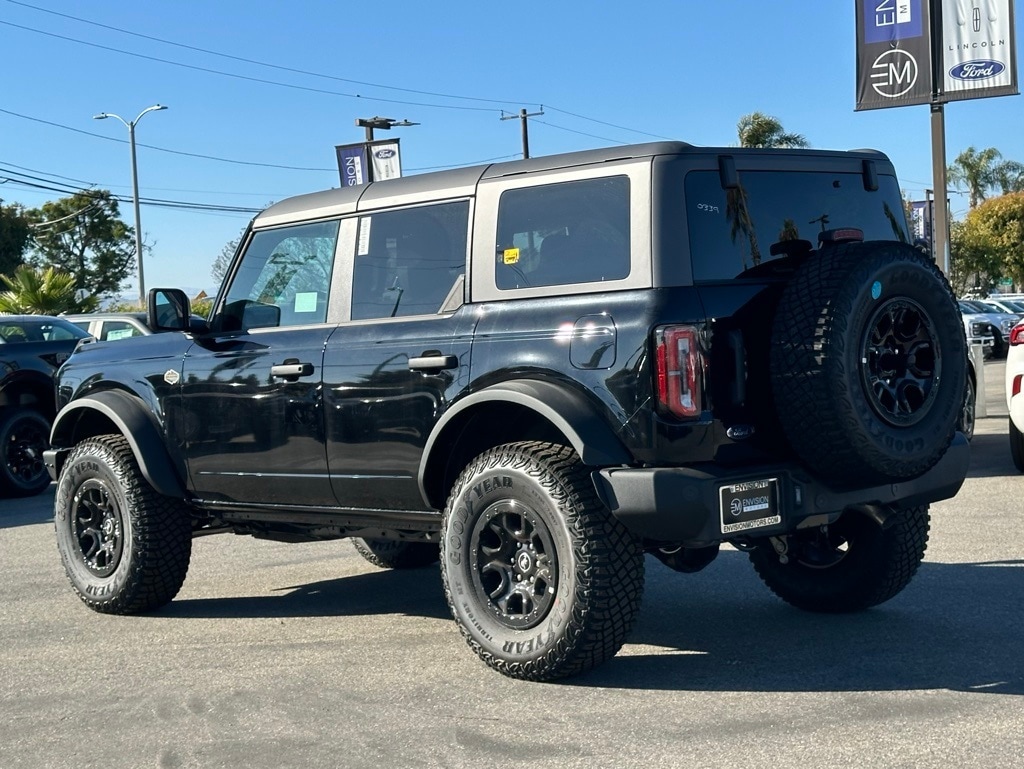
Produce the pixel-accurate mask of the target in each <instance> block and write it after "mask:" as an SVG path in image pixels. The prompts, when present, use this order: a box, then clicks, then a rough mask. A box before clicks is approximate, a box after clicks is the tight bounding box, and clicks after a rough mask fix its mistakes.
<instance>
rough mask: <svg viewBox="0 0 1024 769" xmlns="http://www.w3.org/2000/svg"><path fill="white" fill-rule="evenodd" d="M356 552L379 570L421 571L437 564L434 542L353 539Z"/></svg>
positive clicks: (436, 548) (436, 547)
mask: <svg viewBox="0 0 1024 769" xmlns="http://www.w3.org/2000/svg"><path fill="white" fill-rule="evenodd" d="M352 545H353V547H355V549H356V552H357V553H359V555H361V556H362V557H363V558H365V559H366V560H367V561H369V562H370V563H372V564H373V565H374V566H376V567H377V568H379V569H420V568H422V567H424V566H430V565H431V564H433V563H437V559H438V546H437V544H436V543H434V542H405V541H402V540H394V539H370V538H363V537H353V538H352Z"/></svg>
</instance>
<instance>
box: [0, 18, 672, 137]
mask: <svg viewBox="0 0 1024 769" xmlns="http://www.w3.org/2000/svg"><path fill="white" fill-rule="evenodd" d="M7 2H8V3H11V4H13V5H19V6H22V7H24V8H30V9H32V10H35V11H39V12H42V13H49V14H52V15H54V16H60V17H63V18H66V19H71V20H72V21H77V22H80V23H82V24H89V25H91V26H94V27H100V28H102V29H108V30H111V31H113V32H119V33H121V34H125V35H130V36H133V37H138V38H141V39H143V40H150V41H153V42H158V43H163V44H165V45H171V46H175V47H178V48H184V49H186V50H190V51H196V52H199V53H204V54H208V55H210V56H219V57H221V58H225V59H230V60H233V61H239V62H243V63H246V64H254V65H256V66H260V67H268V68H270V69H276V70H280V71H283V72H292V73H295V74H300V75H307V76H310V77H318V78H323V79H326V80H335V81H338V82H343V83H352V84H355V85H365V86H368V87H371V88H381V89H386V90H392V91H401V92H404V93H413V94H418V95H422V96H437V97H440V98H444V99H460V100H463V101H476V102H485V103H489V104H504V105H506V106H507V105H509V104H528V105H530V106H540V104H539V102H538V103H534V102H531V101H529V100H527V99H489V98H482V97H477V96H461V95H458V94H449V93H441V92H437V91H424V90H418V89H415V88H402V87H400V86H393V85H387V84H384V83H370V82H366V81H362V80H354V79H351V78H344V77H339V76H337V75H329V74H326V73H322V72H314V71H312V70H305V69H299V68H297V67H288V66H285V65H281V64H274V63H272V62H266V61H260V60H258V59H249V58H246V57H244V56H236V55H233V54H229V53H224V52H222V51H214V50H211V49H209V48H201V47H199V46H194V45H188V44H186V43H178V42H175V41H173V40H167V39H165V38H160V37H155V36H152V35H145V34H142V33H141V32H134V31H132V30H128V29H123V28H121V27H115V26H112V25H109V24H102V23H100V22H97V21H92V20H90V19H83V18H81V17H79V16H73V15H71V14H66V13H60V12H58V11H53V10H50V9H48V8H41V7H39V6H36V5H32V4H30V3H25V2H20V1H19V0H7ZM0 23H8V24H9V22H0ZM10 26H17V25H14V24H10ZM21 28H22V29H26V30H28V31H32V32H37V33H39V34H44V35H51V36H53V37H58V38H61V39H65V40H69V41H71V42H77V43H81V44H82V45H93V46H96V47H99V48H104V49H105V50H110V51H114V52H116V53H122V54H125V55H128V56H139V57H141V58H149V59H153V60H154V61H159V62H163V63H167V64H171V65H175V66H182V67H189V68H192V69H198V70H200V71H204V72H211V73H215V74H221V75H225V76H227V77H238V78H243V79H250V80H255V81H256V82H263V83H269V84H274V85H279V86H282V87H287V88H303V86H296V85H291V84H288V83H278V82H276V81H268V80H261V79H259V78H246V77H245V76H244V75H235V74H232V73H229V72H221V71H219V70H213V69H204V68H202V67H193V66H192V65H188V64H183V63H179V62H175V61H170V60H165V59H158V58H155V57H149V56H145V55H143V54H135V53H132V52H130V51H124V50H121V49H117V48H108V47H105V46H100V45H98V44H95V43H89V42H86V41H82V40H77V39H75V38H64V37H61V36H60V35H53V34H52V33H48V32H43V31H42V30H37V29H33V28H31V27H21ZM305 90H312V91H315V92H322V93H327V94H334V95H339V96H347V97H350V98H359V99H368V100H376V101H384V102H389V103H395V104H405V105H411V106H423V107H436V108H439V109H464V110H483V111H487V110H486V108H482V107H458V106H455V105H439V104H421V103H418V102H403V101H399V100H390V99H378V98H376V97H369V96H363V95H362V94H344V93H337V92H333V91H321V90H320V89H309V88H306V89H305ZM546 106H547V108H548V109H550V110H552V111H554V112H560V113H562V114H564V115H568V116H570V117H574V118H576V119H578V120H585V121H588V122H591V123H597V124H599V125H605V126H608V127H610V128H615V129H617V130H620V131H628V132H631V133H635V134H639V135H641V136H649V137H652V138H656V139H670V138H671V137H667V136H661V135H660V134H654V133H649V132H647V131H640V130H638V129H636V128H630V127H629V126H622V125H617V124H615V123H610V122H607V121H605V120H598V119H597V118H592V117H588V116H586V115H581V114H579V113H577V112H570V111H569V110H564V109H559V108H558V107H552V106H551V105H550V104H548V105H546ZM555 127H559V126H555ZM564 130H568V131H572V129H564ZM579 133H581V134H582V135H584V136H590V135H591V134H585V133H583V132H579ZM594 138H602V137H594ZM607 141H612V140H607ZM618 143H619V144H625V143H626V142H621V141H620V142H618Z"/></svg>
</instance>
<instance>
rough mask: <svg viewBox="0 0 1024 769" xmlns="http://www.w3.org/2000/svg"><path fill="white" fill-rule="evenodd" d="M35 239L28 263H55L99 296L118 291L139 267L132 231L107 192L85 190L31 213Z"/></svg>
mask: <svg viewBox="0 0 1024 769" xmlns="http://www.w3.org/2000/svg"><path fill="white" fill-rule="evenodd" d="M28 216H29V218H30V220H31V221H32V223H33V224H34V227H35V238H34V242H33V245H32V251H31V253H30V256H29V259H28V262H29V263H31V264H33V265H35V266H37V267H42V268H45V267H54V268H56V269H57V270H58V271H60V272H66V273H68V274H70V275H72V276H74V279H75V288H80V289H83V290H85V291H87V292H88V293H90V294H93V295H95V296H97V297H104V296H110V295H111V294H115V293H117V292H118V291H119V290H120V289H121V286H122V284H123V283H124V281H125V279H126V278H128V277H129V276H130V275H132V274H133V271H134V268H135V240H134V231H133V230H132V228H131V227H129V226H128V225H127V224H125V223H124V222H123V221H122V220H121V215H120V212H119V211H118V206H117V200H115V199H114V198H113V197H112V196H111V194H110V193H109V192H107V191H106V190H87V191H82V192H77V193H75V194H74V195H72V196H70V197H67V198H61V199H60V200H57V201H53V202H50V203H44V204H43V206H42V207H41V208H37V209H33V210H31V211H29V212H28Z"/></svg>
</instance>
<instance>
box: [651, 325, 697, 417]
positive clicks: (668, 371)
mask: <svg viewBox="0 0 1024 769" xmlns="http://www.w3.org/2000/svg"><path fill="white" fill-rule="evenodd" d="M655 343H656V345H657V363H658V402H659V403H660V404H661V406H662V407H663V408H664V409H666V410H667V411H668V412H669V413H670V414H672V415H673V416H677V417H679V418H680V419H692V418H693V417H696V416H699V415H700V412H701V407H702V398H701V388H702V386H703V383H702V379H703V377H702V356H701V354H700V345H699V344H698V342H697V329H695V328H694V327H693V326H664V327H662V328H659V329H658V330H657V331H656V332H655Z"/></svg>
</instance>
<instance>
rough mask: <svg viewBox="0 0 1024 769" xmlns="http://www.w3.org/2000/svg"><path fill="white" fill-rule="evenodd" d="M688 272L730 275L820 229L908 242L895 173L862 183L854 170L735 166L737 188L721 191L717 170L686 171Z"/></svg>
mask: <svg viewBox="0 0 1024 769" xmlns="http://www.w3.org/2000/svg"><path fill="white" fill-rule="evenodd" d="M685 184H686V206H687V217H686V218H687V220H688V223H689V232H690V253H691V256H692V259H693V278H694V280H698V281H714V280H731V279H734V278H736V277H742V275H743V273H744V272H746V271H747V270H749V269H751V268H753V267H757V266H758V265H760V264H763V263H765V262H768V261H770V260H772V259H776V258H780V257H781V256H782V255H783V254H780V255H779V256H772V254H771V250H772V248H771V247H772V245H773V244H775V243H779V242H781V241H788V240H806V241H809V242H810V243H811V244H812V245H813V246H814V247H817V245H818V234H819V233H820V232H822V231H824V230H832V229H837V228H841V227H856V228H858V229H860V230H863V231H864V239H865V240H898V241H901V242H904V243H906V242H909V240H910V239H909V235H908V229H907V220H906V215H905V213H904V210H903V198H902V196H901V195H900V190H899V185H898V183H897V182H896V179H895V177H892V176H879V177H878V185H879V188H878V189H877V190H875V191H873V192H872V191H868V190H865V189H864V178H863V176H862V175H861V174H858V173H811V172H793V171H786V172H779V171H742V172H741V173H740V188H739V189H736V190H724V189H722V184H721V178H720V177H719V174H718V172H717V171H691V172H690V173H688V174H687V175H686V183H685Z"/></svg>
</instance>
